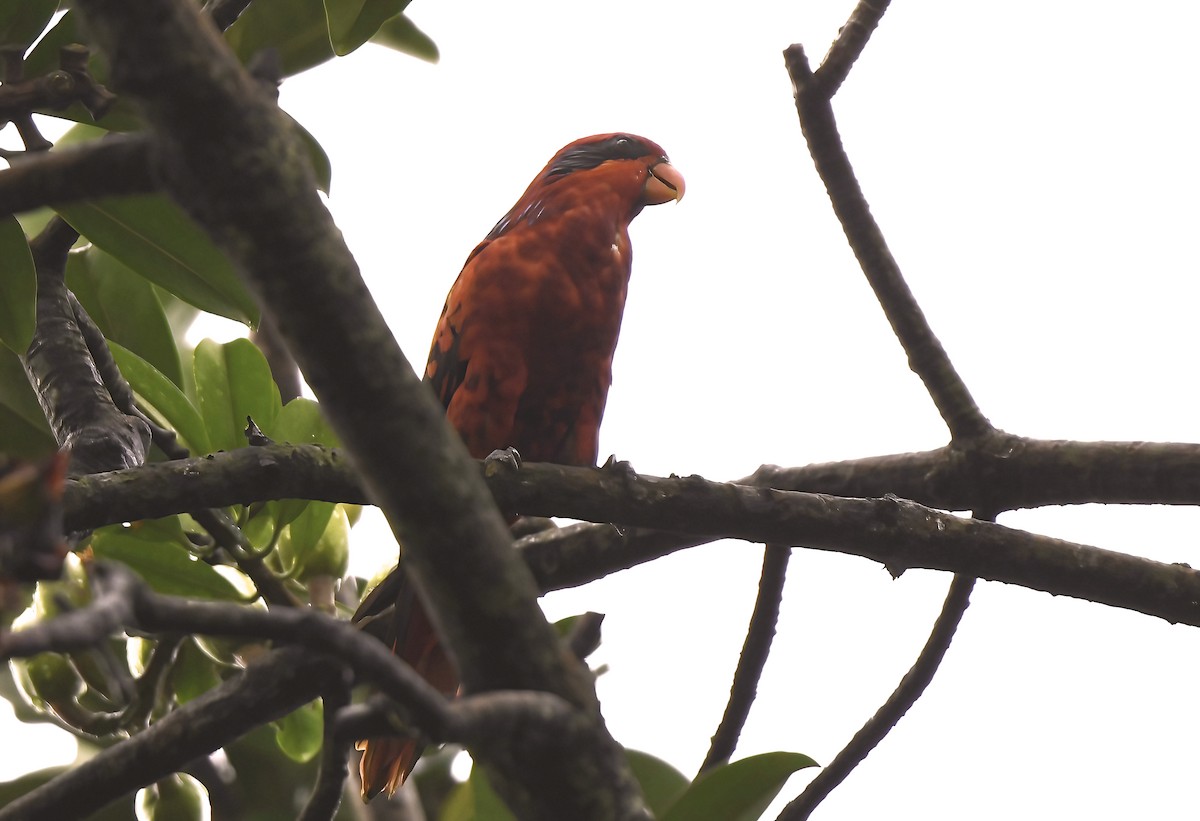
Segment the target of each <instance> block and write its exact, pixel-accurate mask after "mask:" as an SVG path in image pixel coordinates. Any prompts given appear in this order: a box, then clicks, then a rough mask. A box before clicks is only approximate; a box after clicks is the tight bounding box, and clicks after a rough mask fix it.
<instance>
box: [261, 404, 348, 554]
mask: <svg viewBox="0 0 1200 821" xmlns="http://www.w3.org/2000/svg"><path fill="white" fill-rule="evenodd" d="M260 427H261V426H260ZM264 430H265V431H266V433H267V435H268V436H270V437H271V438H272V439H274V440H275V441H276V442H287V443H290V444H293V445H311V444H319V445H328V446H330V447H337V445H338V438H337V434H335V433H334V432H333V428H331V427H329V423H328V422H326V421H325V417H324V416H323V415H322V414H321V406H320V405H318V404H317V403H316V402H314V401H312V400H311V399H305V398H304V397H298V398H296V399H293V400H292V401H291V402H288V403H287V404H286V405H284V407H283V410H282V411H280V413H279V416H277V417H276V418H275V422H274V423H273V424H271V425H269V426H267V427H265V428H264ZM309 504H310V502H309V501H308V500H307V499H280V500H279V501H275V502H268V503H267V510H268V512H269V513H270V514H271V516H272V517H273V518H274V520H275V522H276V523H277V525H278V526H279V527H283V526H284V525H286V524H288V523H290V522H292V521H295V520H296V518H297V517H299V516H300V515H301V514H303V513H305V511H306V510H307V508H308V507H309ZM314 504H315V503H314ZM324 520H325V521H328V520H329V514H328V513H326V514H324ZM314 524H315V523H314ZM323 527H324V525H322V528H323ZM296 536H297V534H296V533H295V532H293V533H292V538H293V539H294V538H295V537H296ZM317 537H318V538H319V537H320V533H318V534H317ZM315 543H316V542H315V540H314V541H313V544H315ZM301 544H302V547H304V548H305V549H307V548H308V547H311V545H309V544H306V543H304V542H303V541H302V543H301Z"/></svg>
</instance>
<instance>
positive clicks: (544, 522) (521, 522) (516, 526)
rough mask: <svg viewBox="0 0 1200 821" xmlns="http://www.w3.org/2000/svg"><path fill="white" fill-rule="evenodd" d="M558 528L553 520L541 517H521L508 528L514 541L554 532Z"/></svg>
mask: <svg viewBox="0 0 1200 821" xmlns="http://www.w3.org/2000/svg"><path fill="white" fill-rule="evenodd" d="M557 527H558V525H557V524H555V522H554V520H553V519H547V518H545V517H543V516H521V517H520V518H518V519H517V520H516V521H515V522H513V523H512V526H511V527H510V528H509V529H510V530H511V531H512V535H513V538H514V539H520V538H523V537H525V536H532V535H533V534H534V533H544V532H545V531H547V530H555V529H556V528H557Z"/></svg>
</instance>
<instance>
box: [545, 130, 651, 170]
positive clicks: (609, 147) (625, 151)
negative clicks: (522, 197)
mask: <svg viewBox="0 0 1200 821" xmlns="http://www.w3.org/2000/svg"><path fill="white" fill-rule="evenodd" d="M651 153H653V149H651V148H650V146H649V145H647V144H646V143H645V142H643V141H642V140H639V139H638V138H637V137H632V136H630V135H628V134H615V135H613V136H612V137H609V138H608V139H607V140H601V141H600V142H596V143H587V144H585V145H580V146H576V147H575V148H572V149H571V150H570V151H568V152H567V153H566V154H563V155H562V156H561V157H559V158H558V160H557V161H556V162H555V163H554V165H552V166H550V170H549V171H547V172H546V176H547V177H557V176H561V175H563V174H570V173H571V172H572V171H583V170H586V169H588V168H595V167H596V166H598V165H600V164H601V163H602V162H605V161H607V160H635V159H637V158H638V157H645V156H646V155H647V154H651Z"/></svg>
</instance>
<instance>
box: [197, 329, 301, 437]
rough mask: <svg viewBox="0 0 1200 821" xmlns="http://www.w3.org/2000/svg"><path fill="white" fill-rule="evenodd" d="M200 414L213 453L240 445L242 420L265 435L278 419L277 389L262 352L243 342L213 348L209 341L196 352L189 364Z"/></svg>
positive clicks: (238, 341) (241, 340)
mask: <svg viewBox="0 0 1200 821" xmlns="http://www.w3.org/2000/svg"><path fill="white" fill-rule="evenodd" d="M193 363H194V369H195V376H196V394H197V396H198V397H199V400H200V414H201V416H202V417H203V418H204V424H205V426H206V427H207V428H208V441H209V445H210V446H211V447H212V448H213V449H215V450H236V449H237V448H240V447H243V446H245V444H246V437H245V434H244V433H243V431H244V430H245V428H246V417H247V416H249V417H250V418H252V419H253V420H254V421H255V423H256V424H257V425H258V426H259V427H260V428H263V429H267V430H269V429H270V428H271V426H272V425H273V424H274V423H275V417H277V416H278V415H279V412H280V409H281V405H282V403H281V402H280V399H279V388H278V387H277V386H276V384H275V380H274V379H272V378H271V368H270V366H269V365H267V360H266V359H265V358H264V357H263V355H262V352H261V351H259V350H258V348H256V347H255V346H254V343H253V342H251V341H250V340H248V339H235V340H233V341H232V342H229V343H226V344H224V345H218V344H217V343H216V342H213V341H212V340H211V339H205V340H203V341H202V342H201V343H200V344H199V345H197V346H196V353H195V358H194V360H193Z"/></svg>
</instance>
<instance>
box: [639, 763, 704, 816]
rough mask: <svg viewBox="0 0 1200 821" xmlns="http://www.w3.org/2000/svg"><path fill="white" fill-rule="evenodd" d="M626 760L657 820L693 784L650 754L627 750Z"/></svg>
mask: <svg viewBox="0 0 1200 821" xmlns="http://www.w3.org/2000/svg"><path fill="white" fill-rule="evenodd" d="M625 760H626V761H628V762H629V768H630V769H631V770H633V777H634V778H636V779H637V781H638V784H640V785H641V787H642V795H644V796H645V797H646V804H647V805H648V806H649V807H650V810H651V811H652V812H653V813H654V817H655V818H659V817H661V816H662V814H663V813H664V812H666V811H667V808H668V807H670V806H671V805H672V804H674V803H675V802H676V801H677V800H678V799H679V796H681V795H683V794H684V792H686V791H687V788H688V785H689V784H690V783H691V782H690V781H689V780H688V777H687V776H686V775H684V774H683V773H681V772H679V770H677V769H675V768H674V767H672V766H671V765H670V764H668V763H667V762H665V761H663V760H662V759H661V758H655V757H654V756H652V755H650V754H649V753H643V752H640V751H638V750H626V751H625Z"/></svg>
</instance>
